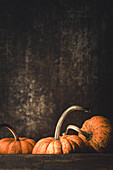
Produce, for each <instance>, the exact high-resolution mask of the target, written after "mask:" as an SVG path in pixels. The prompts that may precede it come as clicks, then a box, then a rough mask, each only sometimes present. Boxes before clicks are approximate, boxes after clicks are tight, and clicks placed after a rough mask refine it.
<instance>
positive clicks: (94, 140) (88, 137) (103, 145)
mask: <svg viewBox="0 0 113 170" xmlns="http://www.w3.org/2000/svg"><path fill="white" fill-rule="evenodd" d="M69 129H73V130H75V131H77V132H78V136H79V137H80V138H81V139H82V140H83V141H84V142H85V144H86V146H87V147H88V148H89V151H90V152H111V151H112V142H113V128H112V125H111V122H110V121H109V120H108V119H107V118H105V117H103V116H93V117H92V118H90V119H88V120H86V121H85V122H84V123H83V125H82V128H81V129H80V128H79V127H77V126H74V125H69V126H68V127H67V129H66V132H65V133H64V134H67V133H68V130H69Z"/></svg>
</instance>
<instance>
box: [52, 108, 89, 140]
mask: <svg viewBox="0 0 113 170" xmlns="http://www.w3.org/2000/svg"><path fill="white" fill-rule="evenodd" d="M80 110H81V111H85V112H89V110H87V109H85V108H83V107H82V106H71V107H69V108H68V109H66V110H65V111H64V112H63V114H62V115H61V117H60V119H59V120H58V123H57V125H56V129H55V140H59V136H60V129H61V126H62V124H63V121H64V120H65V118H66V117H67V116H68V115H69V113H71V112H72V111H80Z"/></svg>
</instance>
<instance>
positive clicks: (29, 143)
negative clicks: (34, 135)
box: [0, 124, 36, 154]
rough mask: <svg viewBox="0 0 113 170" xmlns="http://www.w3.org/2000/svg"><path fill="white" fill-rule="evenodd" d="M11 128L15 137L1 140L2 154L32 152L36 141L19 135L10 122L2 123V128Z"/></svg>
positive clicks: (0, 148)
mask: <svg viewBox="0 0 113 170" xmlns="http://www.w3.org/2000/svg"><path fill="white" fill-rule="evenodd" d="M2 127H6V128H7V129H9V130H10V131H11V132H12V134H13V136H14V138H3V139H1V140H0V154H30V153H32V149H33V147H34V145H35V144H36V142H35V141H34V140H33V139H29V138H26V137H23V138H21V137H18V135H17V133H16V131H15V129H14V128H13V127H12V126H11V125H9V124H1V125H0V128H2Z"/></svg>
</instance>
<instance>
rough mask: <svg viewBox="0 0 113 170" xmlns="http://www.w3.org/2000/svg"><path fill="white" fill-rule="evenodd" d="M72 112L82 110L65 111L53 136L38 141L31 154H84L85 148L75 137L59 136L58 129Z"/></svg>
mask: <svg viewBox="0 0 113 170" xmlns="http://www.w3.org/2000/svg"><path fill="white" fill-rule="evenodd" d="M72 110H83V108H82V107H79V106H74V107H70V108H69V109H67V110H65V111H64V112H63V114H62V115H61V117H60V119H59V120H58V123H57V126H56V129H55V136H54V137H47V138H43V139H40V140H39V141H38V142H37V143H36V145H35V146H34V148H33V151H32V154H62V153H63V154H68V153H73V152H85V151H86V146H85V144H84V142H83V140H82V139H81V138H80V137H79V136H77V135H63V136H60V129H61V126H62V124H63V121H64V119H65V118H66V116H67V115H68V114H69V113H70V112H71V111H72Z"/></svg>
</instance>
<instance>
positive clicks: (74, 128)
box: [63, 125, 90, 138]
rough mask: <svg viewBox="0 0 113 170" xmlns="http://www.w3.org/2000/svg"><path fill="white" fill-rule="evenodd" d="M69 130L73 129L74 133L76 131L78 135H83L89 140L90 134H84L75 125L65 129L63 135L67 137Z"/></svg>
mask: <svg viewBox="0 0 113 170" xmlns="http://www.w3.org/2000/svg"><path fill="white" fill-rule="evenodd" d="M69 129H73V130H75V131H77V132H78V133H81V134H82V135H84V136H85V137H86V138H89V137H90V134H89V133H87V132H84V131H83V130H81V129H80V128H79V127H77V126H75V125H69V126H68V127H67V128H66V131H65V132H64V133H63V135H67V133H68V131H69Z"/></svg>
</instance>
